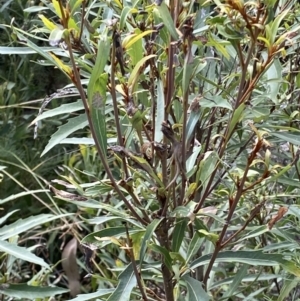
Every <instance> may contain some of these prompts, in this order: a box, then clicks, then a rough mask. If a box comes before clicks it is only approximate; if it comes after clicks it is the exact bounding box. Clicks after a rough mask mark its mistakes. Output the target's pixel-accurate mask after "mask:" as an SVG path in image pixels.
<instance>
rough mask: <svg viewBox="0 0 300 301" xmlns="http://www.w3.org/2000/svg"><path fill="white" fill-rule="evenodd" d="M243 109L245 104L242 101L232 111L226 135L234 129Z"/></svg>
mask: <svg viewBox="0 0 300 301" xmlns="http://www.w3.org/2000/svg"><path fill="white" fill-rule="evenodd" d="M244 109H245V104H244V103H242V104H240V105H239V107H238V108H237V109H236V110H235V111H234V113H233V116H232V118H231V121H230V125H229V131H228V137H229V136H230V135H231V133H232V131H233V130H234V128H235V126H236V124H237V123H238V122H239V121H240V119H241V118H242V116H243V112H244ZM227 139H228V138H227Z"/></svg>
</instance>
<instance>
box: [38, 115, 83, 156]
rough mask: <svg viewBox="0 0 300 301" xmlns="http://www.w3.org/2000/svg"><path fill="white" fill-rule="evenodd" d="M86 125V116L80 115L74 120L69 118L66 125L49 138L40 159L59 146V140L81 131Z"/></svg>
mask: <svg viewBox="0 0 300 301" xmlns="http://www.w3.org/2000/svg"><path fill="white" fill-rule="evenodd" d="M87 125H88V121H87V119H86V115H85V114H82V115H79V116H77V117H74V118H70V119H69V120H68V123H66V124H64V125H62V126H60V127H59V128H58V130H57V131H56V132H55V133H54V134H53V135H52V136H51V139H50V140H49V142H48V144H47V146H46V147H45V149H44V151H43V152H42V154H41V157H42V156H43V155H45V154H46V153H47V152H48V151H49V150H50V149H52V148H53V147H54V146H55V145H57V144H59V143H60V141H61V140H63V139H64V138H66V137H67V136H69V135H70V134H72V133H74V132H75V131H77V130H79V129H83V128H84V127H86V126H87Z"/></svg>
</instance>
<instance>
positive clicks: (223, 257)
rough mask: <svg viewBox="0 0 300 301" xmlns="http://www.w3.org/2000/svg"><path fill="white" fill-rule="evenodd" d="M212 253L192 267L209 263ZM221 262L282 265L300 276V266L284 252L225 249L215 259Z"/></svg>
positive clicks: (192, 264) (201, 258)
mask: <svg viewBox="0 0 300 301" xmlns="http://www.w3.org/2000/svg"><path fill="white" fill-rule="evenodd" d="M211 256H212V254H207V255H204V256H201V257H200V258H197V259H196V260H195V261H193V262H192V263H191V266H190V268H191V269H195V268H197V267H199V266H203V265H205V264H208V263H209V262H210V260H211ZM220 262H231V263H232V262H241V263H245V264H249V265H253V266H258V265H259V266H274V265H282V266H283V267H284V268H285V269H286V270H288V271H289V272H290V273H292V274H294V275H296V276H298V277H299V276H300V268H299V267H297V266H296V265H295V263H293V262H291V261H288V260H286V259H284V257H283V255H282V254H275V253H273V254H270V253H264V252H262V251H260V250H259V251H224V252H220V253H219V254H218V256H217V258H216V260H215V263H220Z"/></svg>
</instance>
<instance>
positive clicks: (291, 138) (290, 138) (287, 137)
mask: <svg viewBox="0 0 300 301" xmlns="http://www.w3.org/2000/svg"><path fill="white" fill-rule="evenodd" d="M270 135H272V136H275V137H277V138H280V139H281V140H282V141H287V142H289V143H292V144H294V145H300V135H298V134H290V133H288V132H273V133H270Z"/></svg>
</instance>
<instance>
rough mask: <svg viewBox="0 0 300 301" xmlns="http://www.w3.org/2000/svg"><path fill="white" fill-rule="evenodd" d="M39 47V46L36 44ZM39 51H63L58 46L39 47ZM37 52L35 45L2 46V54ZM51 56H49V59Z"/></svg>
mask: <svg viewBox="0 0 300 301" xmlns="http://www.w3.org/2000/svg"><path fill="white" fill-rule="evenodd" d="M36 47H37V46H36ZM39 51H41V52H43V53H47V52H50V51H51V52H53V53H61V52H62V50H61V49H60V48H57V47H39ZM33 53H37V50H35V49H34V48H33V47H5V46H2V47H0V54H9V55H11V54H33ZM48 58H49V57H48V56H47V59H48Z"/></svg>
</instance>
